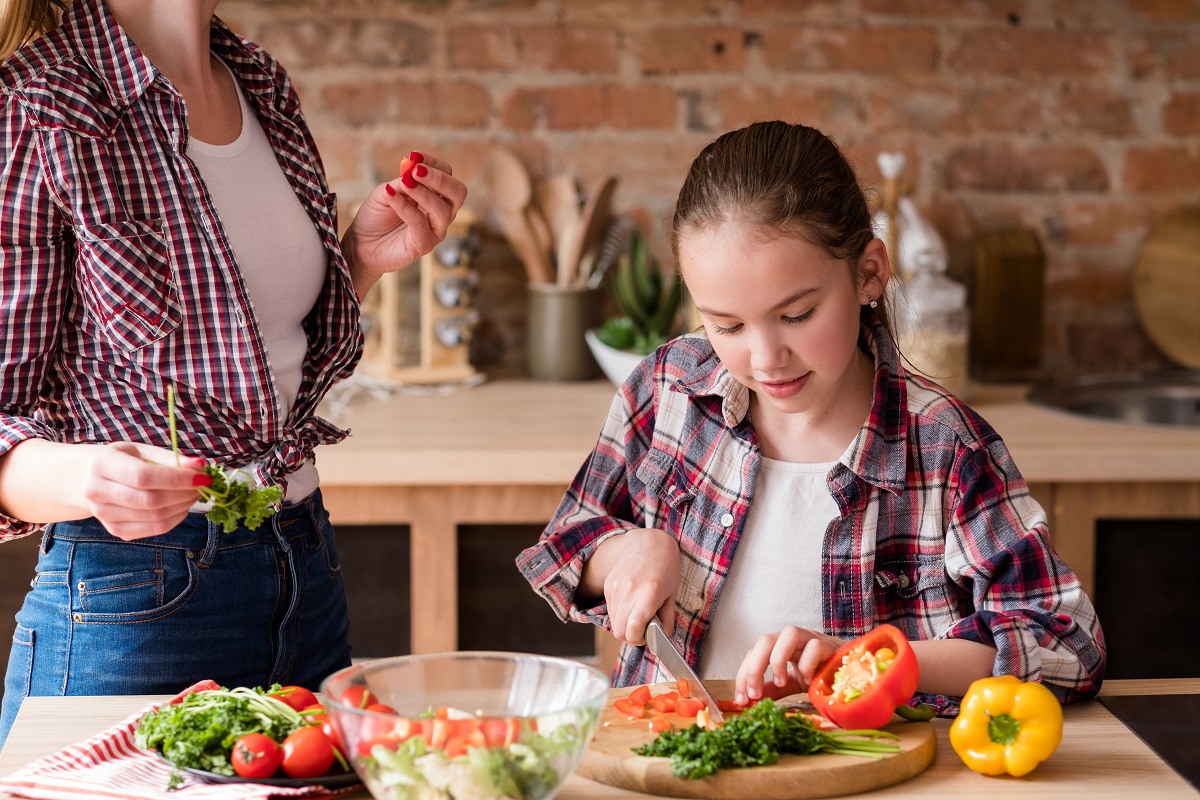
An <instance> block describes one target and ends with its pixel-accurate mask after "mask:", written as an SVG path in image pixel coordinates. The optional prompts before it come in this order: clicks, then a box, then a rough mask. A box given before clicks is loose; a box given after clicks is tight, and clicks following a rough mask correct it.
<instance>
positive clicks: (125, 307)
mask: <svg viewBox="0 0 1200 800" xmlns="http://www.w3.org/2000/svg"><path fill="white" fill-rule="evenodd" d="M216 6H217V0H75V1H74V2H71V0H12V1H11V2H8V3H5V4H4V6H3V9H4V15H3V17H2V18H0V44H2V45H3V47H4V51H3V54H4V55H8V54H9V53H11V52H12V50H13V49H14V48H15V47H19V49H17V50H16V52H15V53H13V54H12V55H11V56H10V57H8V58H7V60H5V61H4V63H3V65H2V66H0V87H2V91H3V97H2V103H3V104H2V106H0V202H2V203H3V210H4V213H3V215H2V217H0V219H2V221H0V265H2V266H0V342H2V343H3V344H2V345H0V539H11V538H14V537H17V536H23V535H26V534H29V533H32V532H33V531H34V530H35V529H36V527H38V523H51V524H49V525H47V526H46V528H45V532H44V534H43V538H42V546H41V552H40V556H39V561H38V566H37V573H36V575H35V576H34V579H33V589H32V591H30V592H29V594H28V595H27V597H26V600H25V603H24V606H23V607H22V609H21V611H20V612H19V614H18V615H17V626H16V632H15V634H14V638H13V648H12V651H11V657H10V661H9V668H8V673H7V677H6V681H5V689H4V705H3V713H2V715H0V740H2V739H3V737H4V736H5V735H7V731H8V728H9V726H10V725H11V724H12V721H13V718H14V716H15V715H16V712H17V708H18V707H19V705H20V703H21V700H22V698H23V697H25V696H27V695H29V694H38V695H52V694H129V693H136V694H142V693H147V694H149V693H155V694H157V693H167V692H177V691H178V690H179V689H180V688H181V687H183V686H186V685H188V684H189V683H192V682H194V681H196V680H198V679H201V678H213V679H215V680H217V681H218V682H220V683H223V684H227V685H249V686H255V685H263V686H266V685H269V684H271V683H273V682H279V683H284V684H288V683H294V684H301V685H305V686H307V687H309V688H312V689H316V688H317V686H318V683H319V681H320V680H321V679H322V678H323V677H325V676H326V675H327V674H329V673H330V672H331V671H333V670H335V669H337V668H339V667H342V666H345V665H348V664H349V663H350V646H349V642H348V638H347V631H348V622H347V618H346V600H345V592H344V587H343V584H342V577H341V571H340V565H339V562H338V553H337V549H336V547H335V544H334V539H333V531H332V529H331V527H330V525H329V519H328V515H327V514H326V512H325V510H324V508H323V506H322V504H321V493H320V490H319V489H318V483H319V482H318V475H317V471H316V467H315V464H314V460H313V449H314V448H315V447H316V446H317V445H320V444H332V443H335V442H337V441H340V440H341V439H342V438H344V437H345V436H346V432H345V431H341V430H338V429H337V428H335V427H333V426H332V425H330V424H329V423H327V422H325V421H324V420H322V419H320V418H318V417H316V416H314V411H315V409H316V407H317V404H318V403H319V402H320V401H321V398H322V397H323V396H324V394H325V393H326V392H327V391H328V390H329V388H330V386H332V385H333V384H334V383H335V382H337V381H338V380H340V379H342V378H344V377H346V376H347V375H348V374H350V372H351V370H352V369H353V367H354V365H355V363H356V362H357V360H358V357H359V355H360V353H361V348H362V332H361V329H360V327H359V299H360V298H362V297H363V295H365V294H366V292H367V290H368V289H370V287H371V286H372V284H374V282H375V281H376V280H378V278H379V276H380V275H381V274H383V273H385V272H387V271H390V270H396V269H400V268H401V267H403V266H405V265H407V264H409V263H411V262H413V261H414V260H416V259H417V258H419V257H420V256H421V255H423V254H425V253H427V252H429V251H430V250H432V249H433V247H434V245H435V244H437V242H438V241H440V240H441V239H442V238H443V237H444V236H445V233H446V228H447V226H448V225H449V224H450V222H451V221H452V219H453V218H454V216H455V214H456V213H457V211H458V209H459V208H460V207H461V205H462V203H463V200H464V199H465V197H466V187H464V186H463V184H462V183H461V182H460V181H458V180H456V179H455V178H453V177H452V176H451V172H450V167H449V166H448V165H447V164H445V163H443V162H442V161H440V160H439V159H436V158H433V157H429V156H426V157H423V158H421V159H419V160H420V161H422V163H421V164H420V165H419V166H418V167H417V168H416V169H415V170H414V171H413V172H412V174H411V175H405V176H404V177H403V179H399V178H398V179H395V180H392V181H389V182H388V183H386V184H383V185H381V186H378V187H376V189H375V191H374V192H373V193H372V194H371V195H370V197H368V198H367V200H366V201H365V202H364V203H363V205H362V208H361V211H360V212H359V214H358V216H357V218H356V219H355V220H354V222H353V224H352V225H351V226H350V227H349V229H348V231H347V232H346V234H345V237H344V239H343V240H342V241H341V242H340V243H339V241H338V238H337V230H338V229H337V223H336V219H335V210H336V209H335V201H334V198H333V195H331V194H330V193H329V191H328V189H327V187H326V183H325V176H324V173H323V171H322V168H321V164H320V159H319V157H318V155H317V152H316V148H315V146H314V143H313V139H312V136H311V135H310V133H309V131H308V128H307V126H306V124H305V121H304V117H303V116H302V115H301V113H300V109H299V104H298V100H297V97H296V94H295V92H294V91H293V89H292V86H291V83H290V81H289V80H288V78H287V75H286V74H285V73H284V71H283V69H282V68H281V67H280V66H279V65H278V64H277V63H276V62H275V61H274V59H272V58H271V56H270V55H268V54H267V53H266V52H264V51H263V50H262V49H261V48H259V47H257V46H256V45H254V44H252V43H250V42H247V41H246V40H244V39H241V38H239V37H238V36H236V35H235V34H234V33H233V32H232V31H230V30H229V29H228V28H227V27H225V25H224V24H222V23H221V22H220V20H218V19H217V18H216V17H214V16H213V14H214V11H215V9H216ZM171 385H173V386H174V388H175V392H176V395H177V397H178V398H179V403H178V425H179V445H180V448H181V449H182V451H183V453H184V454H185V456H186V457H185V458H183V459H182V460H180V461H178V462H177V460H176V459H175V457H174V454H173V453H172V451H171V449H170V445H171V440H170V436H169V432H168V422H167V414H166V407H165V402H164V398H165V397H166V393H167V387H168V386H171ZM209 462H216V463H220V464H222V465H226V466H229V467H236V468H240V469H244V470H245V471H246V472H247V473H249V474H251V475H252V476H253V477H254V479H255V480H256V481H257V482H258V483H261V484H276V485H279V486H280V487H282V488H283V489H284V490H285V495H284V505H283V507H282V510H280V511H279V512H278V513H277V514H275V515H274V516H273V517H272V518H270V519H269V520H268V521H267V522H266V523H264V524H263V525H262V526H260V527H259V528H258V529H257V530H249V529H246V528H241V529H239V530H238V531H236V532H234V533H232V534H224V533H221V532H220V530H219V528H218V526H216V525H214V524H211V523H209V522H208V520H206V519H205V517H204V513H203V512H204V508H203V507H202V506H199V505H198V504H197V500H198V495H197V490H196V487H197V486H202V485H207V484H208V483H209V482H211V478H209V477H208V476H207V475H206V474H204V473H203V472H202V471H201V470H202V469H203V467H204V466H205V464H206V463H209Z"/></svg>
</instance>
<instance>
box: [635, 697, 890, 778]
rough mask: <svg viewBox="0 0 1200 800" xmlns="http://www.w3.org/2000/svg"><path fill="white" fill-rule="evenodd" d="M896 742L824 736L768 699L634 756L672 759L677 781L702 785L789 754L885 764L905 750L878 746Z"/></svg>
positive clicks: (874, 735) (867, 734)
mask: <svg viewBox="0 0 1200 800" xmlns="http://www.w3.org/2000/svg"><path fill="white" fill-rule="evenodd" d="M896 738H898V737H897V736H896V734H894V733H891V732H889V731H878V730H854V731H838V732H836V733H827V732H824V731H819V730H817V729H816V727H814V726H813V724H812V722H811V721H809V720H808V719H807V718H806V717H804V716H803V715H799V714H793V715H789V714H788V713H787V711H786V710H785V709H784V708H783V706H781V705H779V704H778V703H776V702H774V701H773V700H771V699H769V698H768V699H766V700H763V701H761V702H759V703H757V704H755V705H754V706H752V707H751V708H749V709H747V710H746V711H745V712H744V713H742V714H739V715H738V716H736V717H732V718H730V719H727V720H726V721H725V724H724V725H722V726H721V727H719V728H717V729H716V730H709V729H707V728H701V727H700V726H699V725H693V726H692V727H690V728H687V729H685V730H682V731H663V732H662V733H660V734H659V735H658V738H657V739H655V740H654V741H652V742H650V743H649V744H644V745H642V746H641V747H636V748H634V750H633V752H635V753H637V754H638V755H640V756H663V757H667V758H670V759H671V772H672V773H673V774H674V775H675V776H676V777H679V778H692V779H699V778H706V777H708V776H709V775H712V774H713V773H714V772H716V771H717V770H719V769H730V768H732V767H752V766H759V765H762V764H774V763H775V762H776V761H778V760H779V756H780V755H783V754H784V753H792V754H795V755H812V754H814V753H836V754H838V755H846V756H863V757H866V758H885V757H886V756H889V755H892V754H895V753H898V752H900V748H899V746H898V745H895V744H889V743H887V742H881V741H878V740H879V739H896Z"/></svg>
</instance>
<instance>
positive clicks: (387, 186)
mask: <svg viewBox="0 0 1200 800" xmlns="http://www.w3.org/2000/svg"><path fill="white" fill-rule="evenodd" d="M383 190H384V191H385V192H387V193H388V194H390V195H391V196H392V197H395V196H396V190H395V189H393V188H392V185H391V184H390V183H385V184H384V185H383Z"/></svg>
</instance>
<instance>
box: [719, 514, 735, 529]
mask: <svg viewBox="0 0 1200 800" xmlns="http://www.w3.org/2000/svg"><path fill="white" fill-rule="evenodd" d="M732 524H733V514H730V513H728V512H726V513H724V514H722V515H721V527H722V528H728V527H729V526H730V525H732Z"/></svg>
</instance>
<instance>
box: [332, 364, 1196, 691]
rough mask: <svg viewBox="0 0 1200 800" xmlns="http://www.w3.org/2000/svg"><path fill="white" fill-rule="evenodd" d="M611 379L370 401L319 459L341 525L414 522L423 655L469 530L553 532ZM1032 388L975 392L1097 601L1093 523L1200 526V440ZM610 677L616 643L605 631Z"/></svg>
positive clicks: (448, 645)
mask: <svg viewBox="0 0 1200 800" xmlns="http://www.w3.org/2000/svg"><path fill="white" fill-rule="evenodd" d="M614 394H615V390H614V388H613V386H612V385H611V384H609V383H608V382H607V381H589V382H580V383H546V382H536V381H527V380H506V381H495V382H490V383H485V384H483V385H481V386H478V387H475V388H471V389H464V390H460V391H457V392H454V393H451V394H447V395H438V394H428V395H404V394H397V395H395V396H393V397H392V398H391V399H389V400H386V401H385V400H379V399H376V398H374V397H372V396H370V395H368V394H365V393H364V394H362V395H360V397H359V398H358V399H356V400H355V401H354V402H353V403H352V404H351V405H350V407H349V409H348V411H347V413H346V414H345V417H344V418H343V419H340V420H338V422H339V424H342V425H344V426H346V427H349V428H351V429H352V432H353V435H352V436H351V437H350V438H349V439H347V440H346V441H345V442H343V443H342V444H340V445H338V446H336V447H323V448H320V449H319V450H318V451H317V463H318V466H319V468H320V471H321V484H322V487H323V490H324V493H325V500H326V505H327V506H328V507H329V509H330V513H331V515H332V517H333V520H334V523H335V524H407V525H410V526H411V533H412V540H411V547H412V554H411V555H412V597H411V614H412V651H413V652H414V653H430V652H442V651H447V650H455V649H457V647H458V597H457V594H456V590H457V585H458V580H457V569H458V550H457V536H456V533H457V527H458V526H459V525H463V524H487V523H502V524H508V523H522V524H539V525H540V524H544V523H545V522H547V521H548V520H549V519H550V517H551V516H552V515H553V513H554V510H555V508H557V506H558V502H559V500H561V499H562V495H563V493H564V491H565V490H566V487H567V485H568V483H569V482H570V480H571V479H572V478H573V477H574V475H575V473H576V471H577V470H578V469H579V467H580V465H581V464H582V463H583V460H584V459H585V458H586V457H587V454H588V453H589V452H590V451H591V448H592V446H593V445H594V444H595V441H596V437H597V435H598V434H599V431H600V426H601V424H602V423H603V420H604V417H605V415H606V414H607V413H608V408H609V405H610V403H611V401H612V399H613V396H614ZM1025 394H1026V388H1025V387H1021V386H979V385H977V386H972V387H971V394H970V403H971V405H972V407H974V408H975V409H976V410H977V411H979V413H980V414H982V415H983V417H984V418H985V419H987V420H988V422H990V423H991V424H992V426H993V427H994V428H995V429H996V430H997V431H999V433H1000V434H1001V436H1003V437H1004V440H1005V442H1006V443H1007V444H1008V447H1009V449H1010V450H1011V452H1012V454H1013V457H1014V459H1015V460H1016V463H1017V466H1018V467H1019V468H1020V470H1021V472H1022V474H1023V475H1024V476H1025V479H1026V480H1027V481H1029V482H1030V484H1031V490H1032V491H1033V494H1034V496H1035V497H1036V498H1037V499H1038V501H1039V502H1040V503H1041V504H1042V506H1043V507H1044V508H1045V509H1046V511H1047V513H1048V515H1049V517H1050V530H1051V535H1052V537H1053V539H1054V543H1055V546H1056V548H1057V549H1058V550H1059V552H1060V553H1061V554H1062V555H1063V557H1064V558H1065V559H1066V561H1067V563H1068V564H1070V565H1071V567H1072V568H1073V569H1074V570H1075V571H1076V573H1077V574H1078V575H1079V576H1080V580H1081V581H1082V583H1083V585H1084V587H1085V589H1087V590H1089V591H1090V590H1091V588H1092V581H1093V564H1094V561H1095V522H1096V520H1097V519H1099V518H1101V517H1103V518H1159V519H1161V518H1168V517H1200V430H1188V429H1182V428H1168V427H1155V426H1149V425H1131V424H1122V423H1114V422H1106V421H1100V420H1091V419H1087V418H1083V417H1078V416H1073V415H1069V414H1066V413H1062V412H1058V411H1053V410H1050V409H1046V408H1042V407H1039V406H1034V405H1031V404H1029V403H1028V402H1026V401H1025V400H1024V397H1025ZM597 644H598V650H599V651H606V652H605V658H604V659H603V660H602V661H603V663H602V666H603V667H604V668H607V666H608V663H611V654H612V650H611V646H610V645H611V637H608V636H607V635H604V634H603V632H602V631H601V632H600V635H598V637H597Z"/></svg>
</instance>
